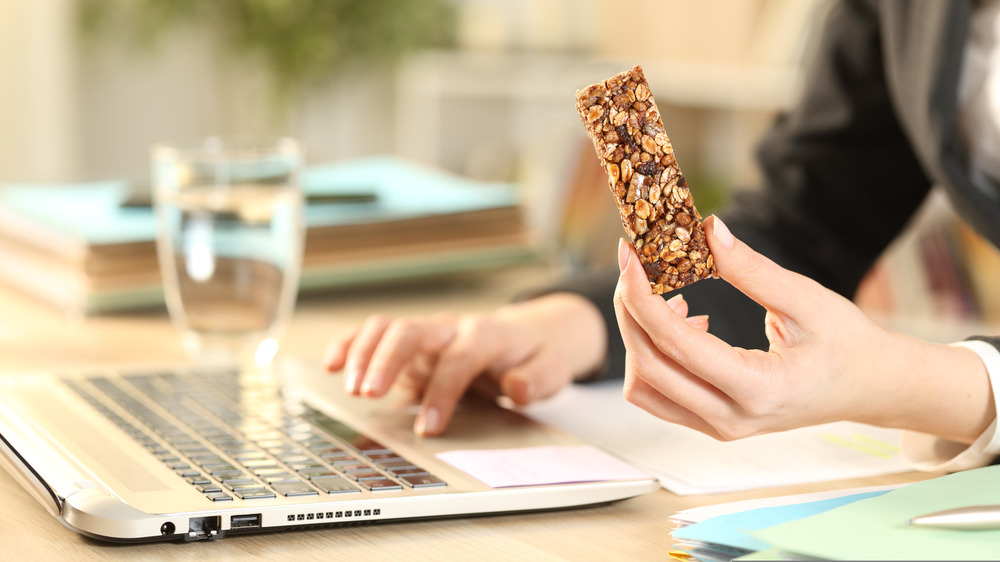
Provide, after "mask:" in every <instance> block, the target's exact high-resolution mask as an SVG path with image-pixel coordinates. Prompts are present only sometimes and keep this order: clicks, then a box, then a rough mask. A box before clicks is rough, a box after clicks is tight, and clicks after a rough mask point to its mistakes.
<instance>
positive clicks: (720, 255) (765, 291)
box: [704, 215, 815, 310]
mask: <svg viewBox="0 0 1000 562" xmlns="http://www.w3.org/2000/svg"><path fill="white" fill-rule="evenodd" d="M704 226H705V233H706V234H707V235H708V236H707V238H708V245H709V248H710V249H711V250H712V255H713V259H714V261H715V268H716V270H717V271H718V273H719V276H720V277H722V278H723V279H725V280H726V281H727V282H729V284H731V285H732V286H734V287H736V288H737V289H739V290H740V292H742V293H743V294H745V295H746V296H748V297H750V298H751V299H753V300H754V301H756V302H757V303H758V304H760V305H761V306H763V307H765V308H767V309H769V310H770V309H774V308H778V309H786V308H788V307H789V305H793V304H794V299H795V297H796V296H799V295H807V294H811V292H807V291H805V289H807V288H810V286H811V285H814V284H815V282H814V281H812V280H811V279H809V278H808V277H805V276H803V275H800V274H798V273H795V272H793V271H790V270H787V269H785V268H783V267H781V266H780V265H778V264H776V263H774V262H773V261H771V260H770V259H768V258H767V257H765V256H764V255H762V254H760V253H758V252H756V251H754V250H753V249H752V248H750V246H747V245H746V244H744V243H743V242H742V241H740V240H739V239H737V238H736V237H735V236H733V234H732V232H730V231H729V228H728V227H727V226H726V224H725V223H723V222H722V220H721V219H720V218H719V217H717V216H715V215H712V216H711V217H709V218H707V219H705V223H704Z"/></svg>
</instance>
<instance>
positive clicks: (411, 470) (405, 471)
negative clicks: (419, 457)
mask: <svg viewBox="0 0 1000 562" xmlns="http://www.w3.org/2000/svg"><path fill="white" fill-rule="evenodd" d="M389 474H391V475H393V476H410V475H414V474H427V471H426V470H424V469H422V468H420V467H417V466H411V467H408V468H396V469H393V470H390V471H389Z"/></svg>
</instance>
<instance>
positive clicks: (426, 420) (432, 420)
mask: <svg viewBox="0 0 1000 562" xmlns="http://www.w3.org/2000/svg"><path fill="white" fill-rule="evenodd" d="M439 417H440V415H439V414H438V411H437V408H435V407H433V406H430V407H428V408H427V409H426V410H424V413H423V414H421V415H420V417H419V418H417V434H419V435H428V434H431V433H437V431H438V423H439V422H438V419H439Z"/></svg>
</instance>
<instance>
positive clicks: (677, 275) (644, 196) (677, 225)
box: [576, 66, 718, 294]
mask: <svg viewBox="0 0 1000 562" xmlns="http://www.w3.org/2000/svg"><path fill="white" fill-rule="evenodd" d="M576 109H577V111H579V113H580V118H581V119H583V124H584V126H585V127H586V128H587V134H588V135H589V136H590V138H591V140H593V141H594V148H595V149H596V150H597V156H598V158H600V160H601V164H602V165H603V166H604V168H605V169H606V170H607V172H608V179H609V186H610V188H611V192H612V193H613V194H614V197H615V202H616V203H617V204H618V212H619V214H620V215H621V219H622V224H623V225H624V227H625V231H626V232H627V233H628V235H629V238H630V239H631V241H632V245H633V246H634V247H635V249H636V253H638V255H639V260H640V261H641V262H642V266H643V269H645V271H646V276H647V277H648V278H649V284H650V286H651V287H652V289H653V292H654V293H656V294H662V293H665V292H667V291H670V290H673V289H679V288H681V287H684V286H686V285H689V284H691V283H694V282H695V281H698V280H700V279H705V278H707V277H717V276H718V275H717V273H716V271H715V264H714V262H713V258H712V253H711V252H710V251H709V249H708V243H707V242H706V240H705V229H704V228H703V227H702V221H701V215H700V214H699V213H698V209H696V208H695V206H694V200H693V199H692V198H691V190H690V189H689V188H688V185H687V182H686V181H685V180H684V176H683V175H682V174H681V169H680V167H679V166H678V165H677V160H676V159H675V158H674V150H673V147H672V146H671V145H670V139H669V138H668V137H667V133H666V131H665V129H664V128H663V121H662V120H661V119H660V112H659V110H657V108H656V104H655V103H654V102H653V95H652V93H651V92H650V90H649V84H648V83H647V82H646V78H645V76H644V75H643V73H642V68H641V67H639V66H636V67H634V68H632V70H629V71H626V72H622V73H620V74H618V75H617V76H612V77H611V78H608V79H607V80H604V81H603V82H601V83H598V84H593V85H591V86H587V87H586V88H583V89H582V90H579V91H577V92H576Z"/></svg>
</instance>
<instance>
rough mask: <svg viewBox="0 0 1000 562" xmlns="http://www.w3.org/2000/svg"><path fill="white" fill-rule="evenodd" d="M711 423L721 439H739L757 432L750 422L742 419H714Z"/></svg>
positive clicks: (727, 440)
mask: <svg viewBox="0 0 1000 562" xmlns="http://www.w3.org/2000/svg"><path fill="white" fill-rule="evenodd" d="M710 425H711V426H712V429H714V430H715V433H716V437H717V438H718V440H719V441H726V442H729V441H737V440H739V439H743V438H745V437H749V436H751V435H753V434H754V433H755V432H754V431H751V428H750V427H749V424H747V423H746V422H744V421H740V420H733V419H724V420H714V423H711V424H710Z"/></svg>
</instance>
